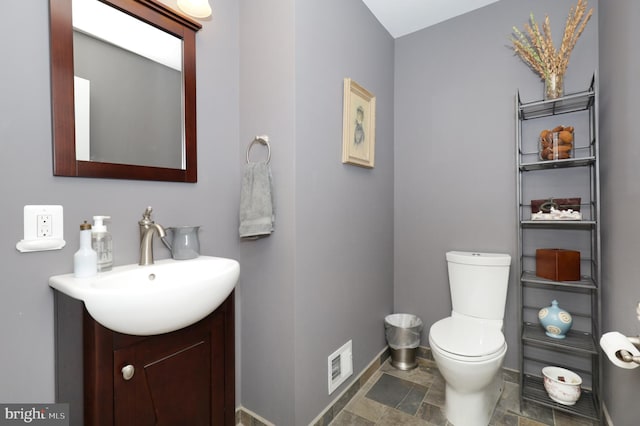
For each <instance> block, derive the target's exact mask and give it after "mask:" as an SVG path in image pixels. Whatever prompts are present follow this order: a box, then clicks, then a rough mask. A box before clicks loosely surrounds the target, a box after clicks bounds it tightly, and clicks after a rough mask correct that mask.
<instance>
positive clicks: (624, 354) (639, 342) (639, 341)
mask: <svg viewBox="0 0 640 426" xmlns="http://www.w3.org/2000/svg"><path fill="white" fill-rule="evenodd" d="M627 339H629V341H630V342H631V343H633V346H635V347H636V348H638V349H640V337H639V336H634V337H629V336H627ZM616 356H617V357H618V358H620V360H622V361H624V362H635V363H636V364H640V356H633V355H631V353H629V352H628V351H625V350H624V349H621V350H619V351H618V352H616Z"/></svg>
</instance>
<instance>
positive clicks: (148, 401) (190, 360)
mask: <svg viewBox="0 0 640 426" xmlns="http://www.w3.org/2000/svg"><path fill="white" fill-rule="evenodd" d="M205 331H206V330H205ZM195 337H196V339H195V340H193V341H190V340H187V339H176V341H166V340H164V339H161V340H160V341H158V340H155V339H149V340H146V341H143V342H141V343H139V344H137V345H134V346H132V347H127V348H124V349H118V350H116V351H114V354H113V363H114V371H113V382H114V394H113V396H114V412H115V423H116V424H117V425H140V426H143V425H178V424H188V425H194V426H198V425H209V424H213V422H211V421H210V417H211V414H212V413H211V385H210V383H211V379H212V375H211V370H212V369H211V338H210V336H209V333H204V334H202V335H197V336H195ZM123 370H124V371H123ZM130 374H133V376H131V377H130Z"/></svg>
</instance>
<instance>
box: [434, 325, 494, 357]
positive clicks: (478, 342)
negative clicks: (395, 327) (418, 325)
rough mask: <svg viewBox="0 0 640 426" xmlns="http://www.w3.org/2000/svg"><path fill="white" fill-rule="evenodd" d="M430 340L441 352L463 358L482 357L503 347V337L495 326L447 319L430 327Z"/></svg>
mask: <svg viewBox="0 0 640 426" xmlns="http://www.w3.org/2000/svg"><path fill="white" fill-rule="evenodd" d="M429 334H430V336H431V339H432V340H433V342H434V343H435V344H437V345H438V346H439V347H440V348H441V349H442V350H444V351H447V352H450V353H452V354H455V355H462V356H465V357H482V356H486V355H490V354H493V353H495V352H498V351H499V350H500V349H502V348H503V347H504V344H505V341H504V335H503V334H502V332H501V331H500V330H498V329H496V327H495V325H489V324H486V323H482V322H479V321H474V320H469V319H466V318H458V317H448V318H444V319H441V320H440V321H438V322H436V323H435V324H433V325H432V326H431V329H430V331H429Z"/></svg>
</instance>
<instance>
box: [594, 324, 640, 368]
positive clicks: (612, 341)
mask: <svg viewBox="0 0 640 426" xmlns="http://www.w3.org/2000/svg"><path fill="white" fill-rule="evenodd" d="M600 347H601V348H602V350H603V351H604V353H606V354H607V356H608V357H609V360H610V361H611V362H612V363H613V365H615V366H616V367H620V368H628V369H631V368H637V367H640V364H636V363H635V362H625V361H623V360H622V358H618V357H617V356H616V353H617V352H618V351H620V350H625V351H627V352H629V353H630V354H631V355H632V356H640V351H639V350H638V348H636V347H635V346H634V345H633V343H631V342H630V341H629V339H627V337H626V336H625V335H624V334H621V333H618V332H617V331H611V332H609V333H605V334H603V335H602V337H601V338H600Z"/></svg>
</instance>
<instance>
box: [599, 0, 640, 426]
mask: <svg viewBox="0 0 640 426" xmlns="http://www.w3.org/2000/svg"><path fill="white" fill-rule="evenodd" d="M603 4H604V3H603ZM638 17H640V3H638V2H631V1H625V0H617V1H609V2H606V7H604V5H603V7H602V8H601V9H600V16H599V25H600V93H601V94H602V96H601V103H600V118H601V120H600V140H601V143H600V150H601V153H602V159H603V167H602V205H603V207H604V208H603V211H602V217H603V222H604V224H603V228H604V231H605V232H604V233H603V240H602V254H603V264H604V268H603V274H604V285H605V288H604V296H603V306H602V310H603V314H604V315H603V318H604V320H603V330H604V331H605V332H607V331H612V330H616V331H619V332H621V333H624V334H626V335H627V336H637V335H638V332H639V331H640V326H639V324H638V320H637V319H636V316H635V305H636V303H637V302H638V301H639V300H640V287H639V286H638V277H639V276H640V263H638V260H637V257H638V241H639V240H640V227H638V224H637V217H636V212H638V211H640V186H639V185H638V181H639V180H640V168H639V167H638V161H640V143H639V141H638V129H637V128H636V125H635V124H634V123H635V121H636V120H637V117H638V115H640V105H639V104H638V94H640V83H639V82H638V76H640V53H638V48H637V46H636V43H637V41H638V40H640V29H639V28H638V22H637V20H638ZM604 367H605V368H604V376H605V381H604V385H605V392H604V395H605V403H606V406H607V409H608V411H609V414H610V415H611V418H612V420H613V424H615V425H635V424H638V418H639V417H640V407H638V404H637V401H638V394H639V393H640V369H635V370H623V369H621V368H616V367H614V366H613V364H611V363H609V362H608V361H606V362H605V366H604Z"/></svg>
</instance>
